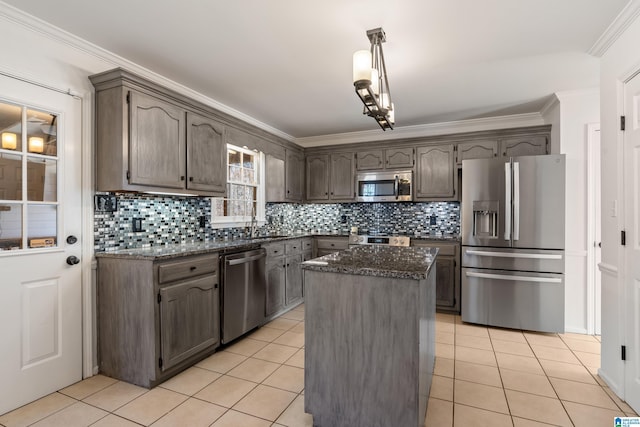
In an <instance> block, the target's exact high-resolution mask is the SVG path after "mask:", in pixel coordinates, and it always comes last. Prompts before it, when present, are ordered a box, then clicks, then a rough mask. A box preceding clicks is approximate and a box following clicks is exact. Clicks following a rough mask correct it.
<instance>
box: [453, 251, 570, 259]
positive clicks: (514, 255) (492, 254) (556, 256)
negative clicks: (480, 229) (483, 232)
mask: <svg viewBox="0 0 640 427" xmlns="http://www.w3.org/2000/svg"><path fill="white" fill-rule="evenodd" d="M464 253H465V254H466V255H475V256H486V257H496V258H526V259H562V255H560V254H522V253H511V252H489V251H473V250H466V251H464Z"/></svg>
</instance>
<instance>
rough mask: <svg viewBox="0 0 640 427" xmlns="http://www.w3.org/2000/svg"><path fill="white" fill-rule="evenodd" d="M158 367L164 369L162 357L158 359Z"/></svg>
mask: <svg viewBox="0 0 640 427" xmlns="http://www.w3.org/2000/svg"><path fill="white" fill-rule="evenodd" d="M158 366H159V367H160V368H161V369H162V357H161V358H159V359H158Z"/></svg>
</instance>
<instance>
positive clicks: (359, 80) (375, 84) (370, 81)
mask: <svg viewBox="0 0 640 427" xmlns="http://www.w3.org/2000/svg"><path fill="white" fill-rule="evenodd" d="M367 37H368V38H369V41H370V42H371V49H370V50H359V51H357V52H356V53H354V54H353V86H354V87H355V89H356V94H357V95H358V97H359V98H360V100H361V101H362V103H363V104H364V109H363V111H362V113H363V114H366V115H368V116H369V117H373V119H374V120H375V121H376V122H377V123H378V125H380V127H381V128H382V130H387V129H393V125H394V124H395V116H394V111H393V102H392V101H391V92H389V81H388V80H387V68H386V66H385V64H384V55H383V54H382V43H384V42H385V41H387V39H386V36H385V34H384V31H383V29H382V28H375V29H373V30H369V31H367Z"/></svg>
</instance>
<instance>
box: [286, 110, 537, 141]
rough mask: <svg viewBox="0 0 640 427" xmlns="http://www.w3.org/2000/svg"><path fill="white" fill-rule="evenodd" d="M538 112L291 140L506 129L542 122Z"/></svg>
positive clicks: (378, 138) (367, 138)
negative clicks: (385, 130) (387, 130)
mask: <svg viewBox="0 0 640 427" xmlns="http://www.w3.org/2000/svg"><path fill="white" fill-rule="evenodd" d="M543 124H545V123H544V119H543V118H542V115H541V114H540V113H526V114H513V115H510V116H498V117H487V118H481V119H470V120H458V121H452V122H442V123H432V124H426V125H416V126H405V127H396V128H394V130H393V131H390V132H380V131H379V130H371V131H363V132H349V133H340V134H333V135H322V136H311V137H306V138H296V139H295V140H294V142H295V143H296V144H298V145H300V146H301V147H304V148H310V147H322V146H326V145H338V144H354V143H357V142H373V141H385V140H391V139H398V138H419V137H423V136H435V135H447V134H452V133H461V132H476V131H483V130H497V129H509V128H517V127H526V126H539V125H543Z"/></svg>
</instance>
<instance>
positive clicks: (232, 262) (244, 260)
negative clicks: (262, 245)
mask: <svg viewBox="0 0 640 427" xmlns="http://www.w3.org/2000/svg"><path fill="white" fill-rule="evenodd" d="M266 256H267V254H266V253H264V252H262V253H260V254H258V255H253V256H250V257H243V258H236V259H227V260H226V263H227V265H238V264H245V263H247V262H251V261H256V260H259V259H262V258H266Z"/></svg>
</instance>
